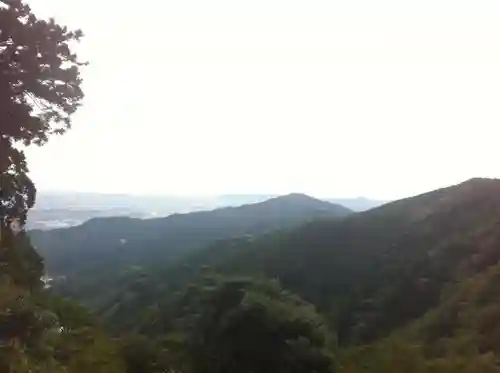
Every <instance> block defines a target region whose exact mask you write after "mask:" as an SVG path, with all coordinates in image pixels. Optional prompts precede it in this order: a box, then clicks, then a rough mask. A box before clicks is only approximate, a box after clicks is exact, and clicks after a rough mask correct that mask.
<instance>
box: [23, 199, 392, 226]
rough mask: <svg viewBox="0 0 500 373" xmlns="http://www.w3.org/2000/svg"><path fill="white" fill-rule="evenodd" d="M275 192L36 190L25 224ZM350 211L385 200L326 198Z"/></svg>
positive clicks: (212, 205)
mask: <svg viewBox="0 0 500 373" xmlns="http://www.w3.org/2000/svg"><path fill="white" fill-rule="evenodd" d="M276 197H278V195H271V194H268V195H266V194H224V195H219V196H198V197H196V196H193V197H178V196H134V195H127V194H100V193H70V192H39V194H38V197H37V203H36V205H35V207H34V208H33V209H32V210H31V211H30V213H29V217H28V222H27V227H28V229H29V230H32V229H54V228H64V227H70V226H75V225H79V224H81V223H83V222H85V221H87V220H89V219H92V218H96V217H113V216H128V217H133V218H154V217H165V216H169V215H171V214H174V213H188V212H194V211H203V210H213V209H216V208H221V207H231V206H242V205H246V204H251V203H258V202H263V201H266V200H268V199H271V198H276ZM325 200H326V201H328V202H331V203H335V204H339V205H342V206H345V207H347V208H348V209H350V210H353V211H365V210H368V209H371V208H373V207H377V206H379V205H381V204H383V203H385V201H377V200H370V199H367V198H363V197H360V198H353V199H338V198H337V199H335V198H331V199H325Z"/></svg>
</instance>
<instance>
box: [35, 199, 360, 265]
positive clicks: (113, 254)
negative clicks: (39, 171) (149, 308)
mask: <svg viewBox="0 0 500 373" xmlns="http://www.w3.org/2000/svg"><path fill="white" fill-rule="evenodd" d="M350 213H351V211H350V210H348V209H347V208H345V207H343V206H339V205H334V204H331V203H328V202H324V201H320V200H316V199H314V198H311V197H308V196H306V195H302V194H290V195H287V196H282V197H276V198H272V199H270V200H267V201H264V202H260V203H256V204H251V205H244V206H240V207H228V208H222V209H216V210H212V211H202V212H193V213H188V214H173V215H170V216H168V217H166V218H159V219H134V218H128V217H113V218H94V219H91V220H89V221H87V222H85V223H84V224H82V225H79V226H75V227H70V228H63V229H55V230H50V231H41V230H38V231H32V232H31V233H30V234H31V237H32V239H33V242H34V243H35V245H36V247H37V249H38V251H39V252H40V253H41V254H42V255H43V256H44V257H45V260H46V264H47V267H48V270H49V272H50V273H52V274H56V275H68V274H72V273H74V272H76V271H79V270H81V269H84V268H87V269H88V268H94V267H95V266H97V265H103V264H104V263H109V264H110V265H112V266H114V267H119V266H128V265H157V264H159V265H165V264H167V263H169V262H171V261H173V260H175V259H178V258H180V257H182V256H183V255H185V254H186V253H187V252H189V251H190V250H193V249H195V248H199V247H202V246H204V245H207V244H209V243H211V242H214V241H216V240H221V239H227V238H231V237H237V236H241V235H246V234H251V235H258V234H263V233H266V232H270V231H272V230H276V229H282V228H289V227H292V226H294V225H297V224H300V223H304V222H306V221H308V220H311V219H314V218H321V217H344V216H347V215H349V214H350Z"/></svg>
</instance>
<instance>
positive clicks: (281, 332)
mask: <svg viewBox="0 0 500 373" xmlns="http://www.w3.org/2000/svg"><path fill="white" fill-rule="evenodd" d="M189 297H190V298H191V299H193V300H194V299H195V298H198V297H193V294H191V295H189ZM198 299H199V300H201V301H200V302H197V301H194V303H195V304H198V305H199V306H201V308H200V314H199V316H198V317H197V320H196V322H195V323H194V326H193V329H192V333H191V337H190V342H189V351H190V357H191V361H192V362H193V364H194V366H193V371H194V372H196V373H198V372H203V373H231V372H239V373H251V372H261V373H267V372H269V373H271V372H273V373H279V372H287V373H294V372H301V373H302V372H327V371H329V370H330V369H331V367H332V363H333V357H332V355H331V349H330V347H331V345H330V343H329V338H328V329H327V327H326V325H325V323H324V322H323V319H322V318H321V317H320V316H319V315H318V313H317V312H316V310H315V308H314V307H313V306H312V305H311V304H309V303H307V302H305V301H304V300H302V299H300V298H299V297H298V296H295V295H293V294H291V293H289V292H287V291H285V290H283V289H282V288H281V287H280V285H279V284H278V283H277V282H276V281H268V280H262V281H261V280H255V279H249V278H244V279H226V280H221V281H220V282H219V283H218V284H217V285H216V286H214V287H204V288H202V289H201V293H200V297H199V298H198Z"/></svg>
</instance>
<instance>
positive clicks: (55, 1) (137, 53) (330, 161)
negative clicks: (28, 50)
mask: <svg viewBox="0 0 500 373" xmlns="http://www.w3.org/2000/svg"><path fill="white" fill-rule="evenodd" d="M30 3H31V4H33V7H34V8H35V10H36V11H37V12H38V13H39V14H43V15H54V16H56V19H57V20H59V21H60V22H62V23H66V24H68V25H69V26H72V27H80V28H82V29H83V31H84V32H85V33H86V35H87V36H86V37H85V39H84V40H83V42H82V44H81V45H80V46H79V47H78V51H79V52H80V53H81V56H82V57H83V58H85V59H87V60H89V61H90V66H89V67H88V68H86V69H85V72H84V74H83V77H84V89H85V93H86V98H85V102H84V106H83V107H82V109H81V110H80V111H79V112H78V113H77V114H76V115H75V117H74V129H73V130H72V131H70V132H68V133H67V134H66V135H65V136H62V137H59V138H56V139H53V140H51V143H49V145H47V146H45V147H43V148H39V149H35V150H30V151H29V162H30V165H31V171H32V177H33V178H34V179H35V181H36V183H37V185H38V187H39V188H40V189H50V190H54V189H56V190H57V189H64V190H79V191H99V192H126V193H155V194H158V193H165V194H218V193H287V192H305V193H309V194H312V195H315V196H332V197H355V196H359V195H364V196H368V197H372V198H391V199H392V198H398V197H404V196H409V195H413V194H417V193H420V192H425V191H427V190H430V189H434V188H438V187H441V186H447V185H450V184H454V183H457V182H461V181H464V180H466V179H468V178H471V177H479V176H482V177H496V176H500V145H499V141H500V138H499V137H498V135H499V132H500V130H499V128H500V18H499V17H500V2H499V1H498V0H488V1H486V0H475V1H470V0H468V1H463V0H420V1H407V0H378V1H373V0H342V1H338V0H337V1H335V0H328V1H326V0H300V1H299V0H251V1H242V0H210V1H208V0H182V1H180V0H163V1H161V0H156V1H148V2H130V3H127V2H124V1H117V0H107V1H102V2H94V1H81V0H79V1H76V0H32V1H31V2H30ZM98 4H99V5H98ZM125 4H127V5H125ZM142 4H143V5H144V6H141V5H142Z"/></svg>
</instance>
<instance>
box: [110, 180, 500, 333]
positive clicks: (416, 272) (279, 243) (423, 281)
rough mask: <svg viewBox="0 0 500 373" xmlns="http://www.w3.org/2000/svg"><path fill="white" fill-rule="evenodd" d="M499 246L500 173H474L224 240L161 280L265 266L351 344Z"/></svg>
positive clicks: (488, 258)
mask: <svg viewBox="0 0 500 373" xmlns="http://www.w3.org/2000/svg"><path fill="white" fill-rule="evenodd" d="M499 248H500V181H498V180H487V179H472V180H469V181H467V182H465V183H462V184H460V185H457V186H454V187H450V188H444V189H441V190H437V191H434V192H430V193H426V194H423V195H420V196H416V197H413V198H408V199H405V200H401V201H397V202H393V203H389V204H387V205H384V206H382V207H379V208H376V209H373V210H370V211H367V212H364V213H359V214H354V215H351V216H349V217H347V218H345V219H341V220H338V221H334V220H330V221H329V220H328V219H326V220H320V221H315V222H311V223H308V224H305V225H303V226H301V227H299V228H297V229H293V230H291V231H282V232H278V233H273V234H268V235H266V236H264V237H262V238H258V239H255V238H245V237H243V238H239V239H236V240H229V241H224V242H219V243H217V244H215V245H213V246H212V247H210V248H207V249H206V250H203V251H201V252H200V253H196V254H193V256H192V257H190V258H189V259H186V260H185V262H184V263H183V264H182V265H179V266H177V267H175V268H172V269H170V270H169V271H168V272H167V273H165V274H164V277H163V280H162V281H159V282H158V283H161V284H165V283H168V284H169V285H168V286H159V288H161V289H163V290H165V287H166V288H167V293H168V288H170V289H172V291H175V287H176V286H182V285H183V284H185V283H186V282H187V281H190V280H191V279H194V278H196V276H198V275H199V274H200V272H201V269H202V268H205V269H206V268H207V266H210V267H211V268H212V269H213V270H217V271H220V272H226V273H238V274H242V273H264V274H266V275H268V276H271V277H276V278H279V279H280V281H281V282H282V283H283V284H284V286H285V287H288V288H290V289H292V290H294V291H296V292H298V293H299V294H300V295H301V296H303V297H304V298H305V299H307V300H309V301H311V302H313V303H315V304H317V305H319V306H320V308H321V309H322V310H323V311H324V312H326V313H327V314H328V315H329V316H330V318H331V319H332V320H334V321H335V323H336V325H337V328H338V330H339V336H340V338H341V341H343V342H344V343H347V342H348V341H351V342H352V341H355V340H359V339H361V340H371V339H373V338H376V337H380V336H383V335H385V334H386V333H388V332H390V331H391V330H393V329H394V328H396V327H399V326H402V325H404V324H405V323H407V322H408V321H410V320H413V319H415V318H417V317H419V316H421V315H423V314H424V313H425V312H426V311H427V310H429V309H431V308H432V307H434V306H436V305H437V304H438V302H439V298H440V294H441V291H442V289H443V287H444V286H445V285H446V283H448V282H450V281H454V280H455V279H456V278H457V277H458V276H463V275H466V276H468V275H471V274H473V273H476V272H479V271H482V270H483V269H485V268H486V267H488V266H489V265H491V264H493V263H496V262H497V261H498V260H499V259H500V249H499ZM158 283H156V285H158ZM154 284H155V282H154V281H153V282H152V284H151V286H152V287H155V285H154ZM115 305H116V304H115Z"/></svg>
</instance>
